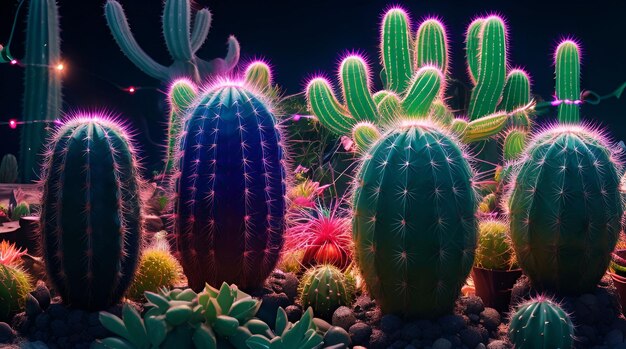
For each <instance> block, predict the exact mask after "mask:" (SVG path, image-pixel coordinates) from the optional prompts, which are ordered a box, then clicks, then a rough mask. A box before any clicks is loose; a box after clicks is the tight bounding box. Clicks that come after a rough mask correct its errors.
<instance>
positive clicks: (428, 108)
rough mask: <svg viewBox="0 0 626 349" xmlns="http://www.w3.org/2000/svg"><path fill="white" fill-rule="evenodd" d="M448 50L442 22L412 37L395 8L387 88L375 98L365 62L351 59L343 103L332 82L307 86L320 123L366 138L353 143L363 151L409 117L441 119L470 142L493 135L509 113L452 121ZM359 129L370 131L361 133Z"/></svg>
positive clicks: (431, 22) (385, 55)
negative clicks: (448, 101)
mask: <svg viewBox="0 0 626 349" xmlns="http://www.w3.org/2000/svg"><path fill="white" fill-rule="evenodd" d="M447 47H448V44H447V37H446V32H445V29H444V27H443V24H442V23H441V22H440V21H439V20H436V19H428V20H425V21H424V22H423V23H422V24H421V25H420V26H419V28H418V30H417V33H416V35H415V36H413V35H411V29H410V22H409V17H408V15H407V14H406V12H405V11H404V10H402V9H399V8H394V9H391V10H389V11H388V12H387V13H386V14H385V16H384V18H383V22H382V25H381V42H380V52H381V55H380V56H381V59H382V65H383V71H382V72H381V77H382V80H383V84H384V87H385V89H384V90H381V91H378V92H376V93H373V94H372V91H371V74H370V69H369V67H368V65H367V64H366V63H365V60H364V59H363V58H361V57H359V56H356V55H351V56H348V57H346V58H345V59H344V60H343V62H342V63H341V67H340V73H339V78H340V81H341V89H342V92H343V93H342V94H343V101H344V103H341V102H340V101H339V100H338V99H337V97H336V96H335V93H334V92H333V88H332V86H331V84H330V83H329V82H328V81H327V80H326V79H325V78H321V77H318V78H315V79H313V80H311V82H310V83H309V84H308V86H307V90H306V95H307V100H308V103H309V106H310V109H311V110H312V111H313V113H314V114H315V116H317V117H318V119H319V120H320V123H321V124H322V125H324V126H325V127H327V128H328V129H329V130H331V131H332V132H333V133H334V134H336V135H347V134H352V135H353V136H359V135H361V136H367V137H361V138H355V139H354V140H355V143H356V144H357V145H359V148H360V149H363V150H364V149H366V148H367V147H368V146H369V145H368V144H362V143H363V142H361V141H362V140H363V139H365V138H367V139H370V138H372V137H370V136H371V135H375V134H378V133H384V131H385V130H386V129H387V128H389V127H394V125H395V124H396V123H397V122H398V121H400V120H406V119H427V118H428V119H431V120H433V121H437V122H438V123H440V124H442V125H445V126H446V127H450V128H451V130H453V131H454V132H455V133H457V135H458V136H459V137H460V138H461V139H462V140H463V141H467V142H475V141H479V140H483V139H486V138H489V137H491V136H493V135H495V134H496V133H498V132H499V131H500V130H501V129H502V128H503V127H504V125H505V124H506V121H507V119H508V115H507V114H506V113H500V114H493V115H481V116H482V117H484V118H476V120H474V121H472V122H469V123H468V122H466V121H465V120H462V119H457V121H456V122H454V120H453V118H454V117H453V114H452V112H451V111H450V110H449V108H448V107H447V105H446V104H445V102H444V101H443V91H444V90H445V76H446V72H447V70H448V68H447V65H448V52H447ZM502 83H503V84H504V78H503V82H502ZM494 111H495V106H494ZM357 128H364V129H365V130H366V131H367V132H360V131H357ZM373 128H380V129H382V131H383V132H381V131H377V130H373Z"/></svg>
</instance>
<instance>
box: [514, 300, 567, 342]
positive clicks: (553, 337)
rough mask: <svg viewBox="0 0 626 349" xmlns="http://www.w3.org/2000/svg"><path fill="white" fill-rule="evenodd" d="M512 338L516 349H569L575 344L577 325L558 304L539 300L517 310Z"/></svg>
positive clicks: (526, 303)
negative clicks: (575, 325) (575, 327)
mask: <svg viewBox="0 0 626 349" xmlns="http://www.w3.org/2000/svg"><path fill="white" fill-rule="evenodd" d="M509 338H510V339H511V342H512V343H513V344H514V345H515V348H516V349H552V348H561V349H569V348H572V346H573V344H574V324H572V320H571V319H570V317H569V315H568V314H567V313H566V312H565V311H564V310H563V309H562V308H561V307H560V306H559V305H558V304H556V303H554V302H553V301H552V300H550V299H547V298H545V297H539V298H536V299H531V300H530V301H528V302H525V303H523V304H521V305H519V306H518V307H517V311H516V312H515V314H513V316H511V324H510V325H509Z"/></svg>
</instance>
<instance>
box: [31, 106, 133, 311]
mask: <svg viewBox="0 0 626 349" xmlns="http://www.w3.org/2000/svg"><path fill="white" fill-rule="evenodd" d="M135 157H136V155H135V152H134V150H133V147H132V144H131V141H130V139H129V136H128V135H127V134H126V132H125V131H124V130H123V129H122V128H121V127H120V126H119V125H118V124H116V123H115V122H113V121H110V120H107V119H106V118H105V117H102V116H99V115H78V116H76V117H75V118H74V119H72V120H69V121H67V122H66V123H65V124H64V125H63V126H62V127H60V128H59V129H58V131H57V132H56V133H55V135H54V137H53V138H52V139H51V145H50V148H49V151H48V153H47V159H48V161H47V163H46V164H45V167H44V174H43V180H44V193H43V199H42V212H41V236H42V241H41V243H42V249H43V256H44V260H45V263H46V267H47V271H48V278H49V280H50V281H51V282H52V284H53V285H54V288H55V290H56V291H57V293H58V294H60V295H61V297H62V298H63V300H64V301H65V302H66V303H67V304H70V305H72V306H76V307H81V308H86V309H96V310H98V309H103V308H106V307H108V306H110V305H111V304H113V303H116V302H118V301H119V300H120V299H121V297H122V296H123V295H124V292H125V291H126V289H127V287H128V286H129V285H130V282H131V281H132V279H133V276H134V273H135V269H136V267H137V262H138V259H139V252H140V245H141V233H142V212H141V201H140V195H139V190H140V185H141V179H140V177H139V172H138V165H137V162H136V159H135Z"/></svg>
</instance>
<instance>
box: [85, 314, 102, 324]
mask: <svg viewBox="0 0 626 349" xmlns="http://www.w3.org/2000/svg"><path fill="white" fill-rule="evenodd" d="M87 323H88V324H89V326H99V325H100V314H99V313H97V312H94V313H90V314H89V316H88V318H87Z"/></svg>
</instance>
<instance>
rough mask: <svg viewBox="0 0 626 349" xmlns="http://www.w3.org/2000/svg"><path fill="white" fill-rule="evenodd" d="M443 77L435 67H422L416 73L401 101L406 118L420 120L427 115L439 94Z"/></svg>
mask: <svg viewBox="0 0 626 349" xmlns="http://www.w3.org/2000/svg"><path fill="white" fill-rule="evenodd" d="M442 81H443V76H442V74H441V71H440V70H439V69H437V68H435V67H430V66H427V67H423V68H421V69H420V70H418V71H417V73H416V74H415V76H414V77H413V79H412V81H411V84H410V86H409V88H408V91H407V93H406V96H405V97H404V100H403V101H402V107H403V108H404V112H405V114H406V116H408V117H411V118H422V117H426V116H427V115H428V111H429V110H430V106H431V104H432V102H433V100H435V98H436V97H437V96H439V95H440V93H441V86H442Z"/></svg>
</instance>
